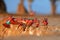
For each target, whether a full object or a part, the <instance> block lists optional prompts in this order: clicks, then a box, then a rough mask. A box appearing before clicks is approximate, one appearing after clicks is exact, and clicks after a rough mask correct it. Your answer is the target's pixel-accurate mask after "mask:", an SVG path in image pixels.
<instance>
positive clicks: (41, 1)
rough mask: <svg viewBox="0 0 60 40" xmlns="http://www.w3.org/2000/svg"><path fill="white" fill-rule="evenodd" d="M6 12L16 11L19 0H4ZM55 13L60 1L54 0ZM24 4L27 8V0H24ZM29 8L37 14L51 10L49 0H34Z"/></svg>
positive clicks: (58, 9) (58, 10) (59, 9)
mask: <svg viewBox="0 0 60 40" xmlns="http://www.w3.org/2000/svg"><path fill="white" fill-rule="evenodd" d="M4 1H5V4H6V7H7V12H10V13H15V12H16V11H17V7H18V4H19V2H20V0H4ZM55 4H56V13H58V14H59V13H60V1H56V3H55ZM24 6H25V8H26V9H27V10H28V1H27V0H24ZM31 9H32V10H33V11H35V12H36V13H37V14H41V13H43V14H50V12H51V1H50V0H34V1H33V2H32V5H31Z"/></svg>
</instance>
